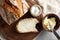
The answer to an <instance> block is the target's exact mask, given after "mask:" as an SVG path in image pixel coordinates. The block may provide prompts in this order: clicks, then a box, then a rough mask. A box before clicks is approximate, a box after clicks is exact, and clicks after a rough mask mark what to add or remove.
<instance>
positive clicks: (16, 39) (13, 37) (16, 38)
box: [0, 13, 42, 40]
mask: <svg viewBox="0 0 60 40" xmlns="http://www.w3.org/2000/svg"><path fill="white" fill-rule="evenodd" d="M28 15H29V16H28ZM30 17H32V16H31V15H30V14H29V13H27V14H25V15H24V16H23V17H22V18H21V19H23V18H30ZM21 19H19V20H21ZM19 20H18V21H19ZM18 21H17V22H18ZM17 22H15V23H13V24H11V25H8V24H7V23H6V22H5V21H4V20H3V19H2V18H0V31H1V32H2V34H3V35H4V37H5V38H6V40H33V39H34V37H36V36H37V35H38V34H39V32H38V33H25V34H22V33H18V32H16V30H15V26H16V24H17ZM39 28H40V29H39V31H41V30H42V28H41V26H39Z"/></svg>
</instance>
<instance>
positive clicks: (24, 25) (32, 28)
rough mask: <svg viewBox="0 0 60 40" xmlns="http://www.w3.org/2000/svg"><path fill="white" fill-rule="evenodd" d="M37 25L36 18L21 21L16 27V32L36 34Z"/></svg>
mask: <svg viewBox="0 0 60 40" xmlns="http://www.w3.org/2000/svg"><path fill="white" fill-rule="evenodd" d="M37 23H39V22H38V20H37V19H36V18H26V19H22V20H20V21H19V22H18V24H17V25H16V30H17V31H18V32H19V33H28V32H38V30H37V29H36V24H37Z"/></svg>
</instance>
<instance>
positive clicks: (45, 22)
mask: <svg viewBox="0 0 60 40" xmlns="http://www.w3.org/2000/svg"><path fill="white" fill-rule="evenodd" d="M48 21H49V22H50V24H51V25H52V27H53V28H54V27H55V25H56V21H55V18H54V17H52V18H47V17H46V18H45V19H44V21H43V24H44V25H45V27H46V28H47V29H48V30H50V27H49V24H48Z"/></svg>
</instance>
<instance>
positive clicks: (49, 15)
mask: <svg viewBox="0 0 60 40" xmlns="http://www.w3.org/2000/svg"><path fill="white" fill-rule="evenodd" d="M46 17H48V18H51V17H54V18H55V19H56V20H55V21H56V25H55V27H54V29H55V30H57V29H58V28H59V26H60V20H59V17H58V16H57V15H56V14H52V13H50V14H47V15H46V16H45V17H44V18H43V20H44V19H45V18H46ZM43 20H42V26H43V28H44V29H45V30H47V31H50V30H48V29H47V28H46V27H45V26H44V25H43Z"/></svg>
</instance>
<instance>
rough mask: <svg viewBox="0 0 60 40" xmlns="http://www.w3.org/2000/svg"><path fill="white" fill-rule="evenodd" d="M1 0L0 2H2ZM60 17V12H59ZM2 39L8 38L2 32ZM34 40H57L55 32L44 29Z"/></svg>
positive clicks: (59, 32)
mask: <svg viewBox="0 0 60 40" xmlns="http://www.w3.org/2000/svg"><path fill="white" fill-rule="evenodd" d="M1 1H2V0H0V4H1ZM57 15H58V16H59V17H60V12H59V13H58V14H57ZM57 33H58V34H59V35H60V28H59V29H58V30H57ZM0 40H6V39H5V38H4V37H3V36H2V34H1V32H0ZM34 40H57V38H56V37H55V36H54V34H53V33H51V32H47V31H45V30H43V31H42V32H41V33H40V34H39V35H38V36H37V37H36V38H35V39H34Z"/></svg>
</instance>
